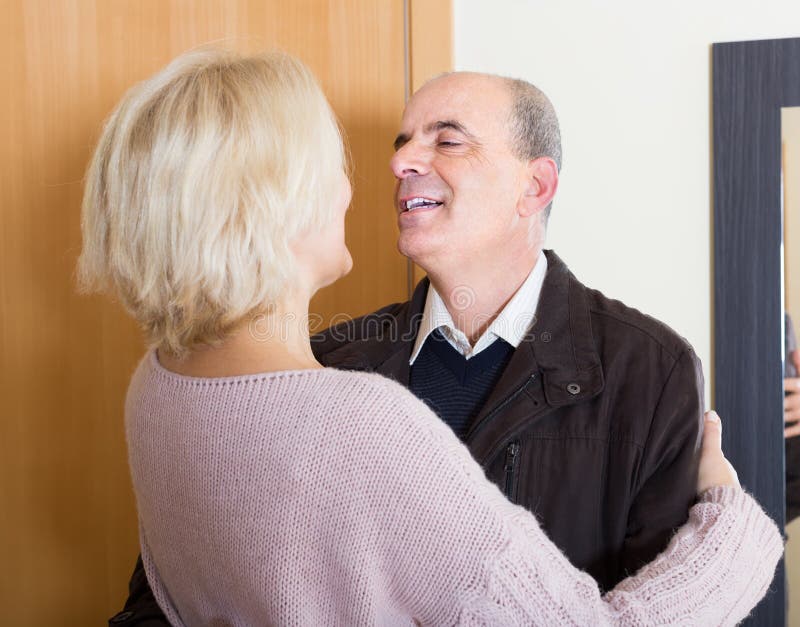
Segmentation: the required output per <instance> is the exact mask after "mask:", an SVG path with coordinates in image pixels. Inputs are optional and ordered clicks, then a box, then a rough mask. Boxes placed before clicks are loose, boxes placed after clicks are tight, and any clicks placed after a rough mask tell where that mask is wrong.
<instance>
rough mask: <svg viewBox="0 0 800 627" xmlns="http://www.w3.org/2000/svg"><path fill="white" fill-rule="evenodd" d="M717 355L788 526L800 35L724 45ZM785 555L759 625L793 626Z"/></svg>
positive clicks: (764, 486) (728, 413)
mask: <svg viewBox="0 0 800 627" xmlns="http://www.w3.org/2000/svg"><path fill="white" fill-rule="evenodd" d="M712 57H713V98H714V103H713V107H714V111H713V119H714V124H713V125H714V329H715V340H714V350H715V354H714V363H715V391H716V395H715V396H716V398H715V404H716V408H717V410H718V411H719V413H720V415H721V416H722V417H723V420H724V421H725V429H723V445H724V447H725V452H726V454H727V455H728V457H729V458H730V460H731V461H732V462H733V464H734V466H735V467H736V469H737V471H738V473H739V478H740V480H741V482H742V484H743V485H744V487H745V488H746V489H748V490H749V491H750V492H751V493H753V494H754V495H755V496H756V498H757V499H758V500H759V502H760V503H761V504H762V505H763V506H764V509H765V510H766V511H767V513H769V515H770V516H771V517H772V518H773V519H774V520H775V521H776V522H777V523H778V525H779V526H780V528H781V530H783V524H784V518H785V502H786V496H785V474H784V472H785V471H784V461H783V460H784V441H783V394H782V385H783V363H782V361H781V354H782V347H783V302H782V299H781V295H782V284H783V268H782V264H783V257H782V254H781V251H782V249H781V244H782V241H783V216H782V213H781V180H780V177H781V108H782V107H789V106H800V38H794V39H774V40H767V41H745V42H733V43H719V44H714V46H713V48H712ZM785 595H786V590H785V573H784V568H783V562H781V564H780V567H779V568H778V572H777V573H776V576H775V580H774V581H773V583H772V586H771V591H770V593H769V594H768V595H767V597H766V598H765V599H764V600H763V601H762V602H761V604H760V605H759V606H758V607H757V608H756V610H755V612H754V614H753V615H752V616H751V618H750V619H748V621H747V624H750V625H765V626H767V625H768V626H770V627H772V626H774V625H784V624H785V621H786V618H785V614H786V605H785V603H786V601H785V599H786V596H785Z"/></svg>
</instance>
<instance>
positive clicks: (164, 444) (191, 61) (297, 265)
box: [79, 51, 782, 625]
mask: <svg viewBox="0 0 800 627" xmlns="http://www.w3.org/2000/svg"><path fill="white" fill-rule="evenodd" d="M345 172H346V160H345V153H344V149H343V145H342V139H341V136H340V133H339V129H338V126H337V123H336V119H335V117H334V115H333V113H332V111H331V109H330V107H329V105H328V103H327V102H326V100H325V97H324V96H323V94H322V92H321V90H320V89H319V87H318V85H317V83H316V82H315V80H314V78H313V77H312V75H311V74H310V73H309V71H308V70H307V69H306V68H305V67H304V66H303V65H302V64H301V63H299V62H298V61H297V60H295V59H293V58H292V57H289V56H287V55H284V54H266V55H260V56H251V57H242V56H237V55H234V54H232V53H225V52H219V51H200V52H193V53H191V54H187V55H184V56H182V57H179V58H178V59H176V60H175V61H174V62H173V63H171V64H170V65H169V66H168V67H167V68H166V69H164V70H163V71H161V72H159V73H158V74H156V75H155V76H154V77H152V78H150V79H149V80H147V81H145V82H144V83H142V84H140V85H138V86H136V87H134V88H133V89H132V90H131V91H130V92H129V93H128V94H127V95H126V96H125V98H124V99H123V101H122V102H121V103H120V104H119V106H118V107H117V109H116V110H115V111H114V113H113V114H112V116H111V118H110V119H109V121H108V123H107V124H106V127H105V130H104V132H103V135H102V138H101V140H100V142H99V145H98V147H97V151H96V153H95V155H94V159H93V161H92V164H91V166H90V169H89V171H88V176H87V182H86V194H85V198H84V203H83V237H84V250H83V253H82V255H81V258H80V261H79V276H80V280H81V282H82V285H83V286H84V287H85V288H86V289H93V288H97V289H104V288H105V289H110V290H111V291H112V292H113V293H115V294H117V295H118V297H119V298H120V299H121V300H122V302H123V303H124V304H125V306H126V307H127V309H128V310H129V311H130V313H131V314H132V315H133V316H134V317H135V318H136V319H137V320H138V321H139V322H140V323H141V325H142V326H143V327H144V329H145V331H146V333H147V337H148V339H149V342H150V345H151V348H150V350H149V351H148V352H147V354H146V355H145V357H144V358H143V360H142V361H141V363H140V364H139V367H138V369H137V370H136V372H135V374H134V376H133V379H132V381H131V384H130V388H129V391H128V396H127V401H126V408H125V419H126V429H127V439H128V446H129V456H130V466H131V473H132V477H133V485H134V489H135V492H136V498H137V504H138V511H139V520H140V540H141V549H142V557H143V560H144V566H145V570H146V573H147V578H148V581H149V583H150V585H151V586H152V589H153V591H154V594H155V596H156V598H157V600H158V603H159V605H160V606H161V608H162V609H163V611H164V612H165V614H166V616H167V617H168V619H169V620H170V622H171V623H173V624H175V625H184V624H185V625H200V624H225V625H228V624H230V625H267V624H271V625H277V624H281V625H367V624H390V625H412V624H429V625H451V624H471V625H472V624H490V625H511V624H541V625H544V624H563V623H567V624H580V625H588V624H592V625H602V624H618V623H624V624H653V623H659V624H664V623H674V622H680V623H684V624H685V623H687V622H693V623H697V624H704V625H705V624H733V623H735V622H736V621H738V620H740V619H741V618H742V617H744V616H745V615H747V613H748V612H749V611H750V609H751V608H752V607H753V606H754V605H755V604H756V602H757V601H758V600H759V599H760V598H761V597H762V596H763V594H764V593H765V591H766V589H767V586H768V585H769V583H770V581H771V578H772V574H773V570H774V567H775V564H776V562H777V560H778V558H779V556H780V553H781V551H782V542H781V538H780V536H779V534H778V531H777V529H776V527H775V525H774V524H773V523H772V522H771V521H770V520H769V518H767V516H766V515H765V514H764V513H763V511H762V510H761V509H760V508H759V506H758V505H757V503H756V502H755V501H754V500H753V499H752V498H751V497H750V496H748V495H747V494H745V493H744V492H743V491H742V489H741V488H740V487H739V485H738V482H737V480H736V475H735V472H733V470H732V469H731V468H730V466H729V464H727V462H726V461H725V458H724V457H723V455H722V452H721V449H720V437H719V436H720V426H719V422H718V419H716V418H715V416H714V415H711V417H710V418H709V419H708V421H707V423H706V433H705V440H704V445H703V446H704V449H703V458H702V462H701V473H700V480H699V483H698V493H699V500H698V504H696V505H695V506H694V507H693V508H692V510H691V512H690V517H689V521H688V522H687V523H686V525H685V526H684V527H683V528H681V529H680V530H678V532H677V534H676V535H675V537H674V538H673V540H672V541H671V543H670V545H669V547H668V548H667V549H666V551H665V552H664V553H663V554H662V555H660V556H659V557H658V558H657V559H656V560H655V561H654V562H653V563H651V564H649V565H648V566H646V567H645V568H643V569H642V570H641V572H639V573H637V574H636V575H635V576H632V577H630V578H628V579H626V580H625V581H623V582H622V583H621V584H619V586H618V587H617V588H615V589H614V590H612V591H610V592H609V593H607V594H605V596H602V595H601V593H600V591H599V590H598V589H597V585H596V583H595V582H594V580H593V579H591V578H590V577H589V576H588V575H586V574H585V573H581V572H579V571H577V570H576V569H575V568H573V567H572V566H571V565H570V563H569V561H568V560H567V559H566V558H565V557H564V556H563V555H562V554H561V553H560V552H559V551H558V549H557V548H556V547H555V546H554V545H553V544H552V543H551V542H550V541H549V540H548V539H547V537H546V536H545V535H544V533H543V532H542V531H541V529H540V528H539V526H538V524H537V522H536V519H535V518H534V517H533V516H532V515H531V514H530V513H529V512H527V511H526V510H524V509H522V508H520V507H517V506H514V505H512V504H511V503H509V502H508V501H506V500H505V498H504V497H503V496H502V494H501V493H500V492H499V490H498V489H497V488H496V487H495V486H494V485H493V484H492V483H490V482H489V481H488V480H487V479H486V477H485V476H484V475H483V472H482V470H481V469H480V467H479V466H478V465H477V463H476V462H475V461H474V460H473V459H472V458H471V457H470V454H469V452H468V451H467V449H466V448H464V446H462V445H461V444H460V442H459V441H458V439H457V438H456V436H455V435H454V434H453V433H452V432H451V431H450V429H449V428H448V427H447V426H445V425H444V424H443V423H442V422H441V421H440V420H439V419H438V418H437V417H436V416H435V415H434V414H433V413H431V411H430V410H429V409H428V408H427V407H426V405H425V404H424V403H422V402H421V401H420V400H418V399H416V398H415V397H414V396H412V395H411V394H410V393H409V392H408V391H407V390H405V389H404V388H402V387H401V386H399V385H398V384H396V383H394V382H392V381H389V380H387V379H384V378H382V377H380V376H378V375H375V374H369V373H354V372H344V371H340V370H335V369H326V368H322V367H321V366H320V364H319V363H317V361H316V360H315V359H314V355H313V353H312V351H311V345H310V341H309V336H308V333H307V330H306V327H305V325H304V324H303V321H304V320H306V319H307V315H308V305H309V300H310V298H311V296H312V295H313V294H314V293H315V292H316V291H317V290H318V289H320V288H322V287H324V286H326V285H329V284H330V283H332V282H334V281H335V280H336V279H338V278H339V277H341V276H342V275H344V274H346V273H347V272H348V271H349V269H350V267H351V265H352V261H351V259H350V255H349V253H348V251H347V248H346V246H345V242H344V216H345V212H346V210H347V206H348V204H349V202H350V185H349V183H348V178H347V176H346V173H345Z"/></svg>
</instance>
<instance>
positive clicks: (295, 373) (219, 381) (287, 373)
mask: <svg viewBox="0 0 800 627" xmlns="http://www.w3.org/2000/svg"><path fill="white" fill-rule="evenodd" d="M146 360H147V362H148V364H149V365H150V368H151V370H152V371H153V372H154V373H155V374H156V375H158V376H160V377H162V378H164V379H168V380H172V381H175V382H178V383H190V384H193V385H226V384H231V383H249V382H252V381H266V380H271V379H281V378H285V377H314V376H316V375H317V374H321V373H326V374H327V373H329V372H336V371H337V370H336V369H335V368H328V367H325V368H301V369H295V370H270V371H265V372H253V373H250V374H239V375H231V376H227V377H193V376H190V375H185V374H180V373H178V372H174V371H172V370H169V369H168V368H165V367H164V366H163V365H162V364H161V362H160V361H158V355H156V349H155V348H151V349H149V350H148V354H147V356H146Z"/></svg>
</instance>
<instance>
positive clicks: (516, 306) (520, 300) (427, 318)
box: [408, 252, 547, 365]
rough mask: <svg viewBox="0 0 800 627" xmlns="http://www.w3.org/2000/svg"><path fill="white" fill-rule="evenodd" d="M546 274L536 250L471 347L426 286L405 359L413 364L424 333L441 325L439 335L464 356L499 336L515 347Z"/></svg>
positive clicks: (525, 329) (528, 323)
mask: <svg viewBox="0 0 800 627" xmlns="http://www.w3.org/2000/svg"><path fill="white" fill-rule="evenodd" d="M546 273H547V257H545V255H544V253H543V252H540V253H539V257H538V259H537V260H536V264H535V265H534V266H533V270H531V272H530V273H529V274H528V277H527V278H526V279H525V281H524V282H523V283H522V285H521V286H520V287H519V289H518V290H517V291H516V293H515V294H514V296H513V297H512V298H511V300H510V301H508V304H507V305H506V306H505V307H504V308H503V310H502V311H501V312H500V314H499V315H498V316H497V318H495V319H494V320H493V321H492V323H491V324H490V325H489V327H488V328H487V329H486V331H484V332H483V334H482V335H481V337H480V338H478V341H477V342H475V346H470V344H469V341H468V340H467V337H466V335H464V333H462V332H461V331H459V330H458V329H457V328H456V326H455V324H454V323H453V318H452V316H450V312H449V311H447V307H446V306H445V304H444V301H443V300H442V297H441V296H440V295H439V293H438V292H437V291H436V288H434V287H433V285H430V287H429V289H428V295H427V297H426V299H425V308H424V310H423V313H422V321H421V322H420V325H419V331H418V332H417V338H416V342H415V343H414V349H413V351H412V352H411V358H410V359H409V360H408V363H409V365H413V364H414V361H415V360H416V358H417V356H418V355H419V352H420V351H421V350H422V346H423V344H425V340H426V339H428V336H429V335H430V334H431V333H433V331H435V330H436V329H439V328H441V331H442V334H443V335H444V336H445V338H446V339H447V340H448V341H449V342H450V344H451V345H452V346H453V347H454V348H455V349H456V350H457V351H458V352H459V353H461V354H462V355H464V356H465V357H466V358H467V359H469V358H470V357H473V356H474V355H477V354H478V353H480V352H481V351H482V350H484V349H485V348H487V347H488V346H490V345H491V344H492V343H493V342H494V341H495V340H496V339H497V338H502V339H503V340H505V341H506V342H508V343H509V344H510V345H511V346H513V347H514V348H517V347H518V346H519V345H520V344H521V343H522V340H524V339H525V335H526V333H527V332H528V329H529V328H530V326H531V324H532V323H533V321H534V318H535V317H536V315H535V314H536V307H537V306H538V304H539V295H540V294H541V291H542V284H543V283H544V277H545V274H546Z"/></svg>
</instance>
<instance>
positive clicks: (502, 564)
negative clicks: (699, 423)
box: [126, 351, 783, 626]
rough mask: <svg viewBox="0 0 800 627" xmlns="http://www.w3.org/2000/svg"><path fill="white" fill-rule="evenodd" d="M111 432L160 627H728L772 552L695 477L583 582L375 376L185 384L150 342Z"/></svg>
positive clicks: (762, 576) (750, 512)
mask: <svg viewBox="0 0 800 627" xmlns="http://www.w3.org/2000/svg"><path fill="white" fill-rule="evenodd" d="M126 427H127V437H128V447H129V455H130V466H131V473H132V476H133V485H134V488H135V491H136V498H137V502H138V508H139V519H140V540H141V548H142V557H143V559H144V566H145V570H146V573H147V578H148V580H149V582H150V585H151V587H152V589H153V592H154V594H155V596H156V599H157V600H158V603H159V605H160V606H161V608H162V609H163V610H164V612H165V613H166V615H167V617H168V618H169V620H170V622H171V623H173V624H175V625H212V624H213V625H249V626H253V625H311V626H317V625H319V626H322V625H325V626H328V625H413V624H423V625H556V624H557V625H610V624H624V625H653V624H674V623H680V624H700V625H730V624H734V623H736V622H737V621H739V620H741V619H742V618H743V617H744V616H746V615H747V614H748V612H749V611H750V610H751V608H752V607H753V606H754V605H755V604H756V602H757V601H758V600H759V599H760V598H761V597H762V596H763V595H764V593H765V592H766V590H767V587H768V586H769V583H770V581H771V579H772V576H773V571H774V568H775V565H776V563H777V560H778V558H779V556H780V554H781V552H782V548H783V547H782V541H781V538H780V535H779V533H778V530H777V528H776V527H775V525H774V524H773V523H772V521H771V520H770V519H769V518H768V517H767V516H766V515H765V514H764V512H763V511H762V510H761V509H760V507H759V506H758V505H757V503H756V502H755V501H754V500H753V499H752V498H751V497H750V496H748V495H747V494H745V493H744V492H743V491H741V490H739V489H734V488H714V489H712V490H710V491H708V492H706V493H705V494H704V495H703V496H702V498H701V499H700V503H699V504H697V505H695V506H694V507H693V508H692V510H691V513H690V518H689V521H688V522H687V524H686V525H685V526H684V527H682V528H681V529H680V531H679V532H678V533H677V534H676V535H675V537H674V538H673V540H672V541H671V542H670V544H669V546H668V548H667V549H666V550H665V551H664V553H663V554H662V555H660V556H659V557H658V558H657V559H656V560H655V561H654V562H652V563H651V564H650V565H648V566H646V567H645V568H644V569H643V570H642V571H640V572H639V573H638V574H637V575H636V576H634V577H630V578H628V579H626V580H625V581H623V582H622V583H620V584H619V585H618V586H617V588H615V589H614V590H612V591H611V592H609V593H607V594H606V595H605V596H601V595H600V593H599V591H598V589H597V586H596V584H595V582H594V580H593V579H592V578H591V577H589V576H588V575H587V574H585V573H582V572H580V571H578V570H576V569H575V568H574V567H573V566H572V565H571V564H570V563H569V561H568V560H567V559H566V558H565V557H564V556H563V555H562V554H561V553H560V552H559V551H558V550H557V549H556V547H555V546H554V545H553V544H552V543H551V542H550V541H549V540H548V539H547V537H546V536H545V534H544V533H543V532H542V531H541V529H540V528H539V526H538V524H537V522H536V519H535V518H534V517H533V516H532V515H531V514H529V513H528V512H527V511H526V510H525V509H523V508H521V507H518V506H515V505H512V504H511V503H509V502H508V501H507V500H506V499H505V498H504V497H503V495H502V494H501V493H500V491H499V490H498V489H497V488H496V487H495V486H494V484H492V483H490V482H489V481H488V480H487V479H486V478H485V476H484V474H483V471H482V469H481V468H480V467H479V466H478V464H477V463H476V462H475V461H474V460H473V459H472V457H471V456H470V454H469V452H468V451H467V449H466V448H465V447H464V446H463V445H462V444H461V443H460V442H459V441H458V439H457V438H456V437H455V435H454V434H453V433H452V431H451V430H450V429H449V428H448V427H447V426H446V425H445V424H444V423H442V422H441V421H440V420H439V419H438V418H437V417H436V416H435V415H434V414H433V413H431V411H430V410H429V409H428V408H427V407H426V406H425V405H424V404H423V403H422V402H421V401H419V400H418V399H416V398H415V397H414V396H413V395H412V394H410V393H409V392H408V391H407V390H405V389H404V388H402V387H401V386H400V385H398V384H396V383H394V382H392V381H390V380H388V379H385V378H383V377H381V376H379V375H375V374H365V373H351V372H343V371H339V370H333V369H320V370H301V371H287V372H276V373H267V374H258V375H250V376H238V377H227V378H216V379H201V378H192V377H185V376H181V375H177V374H175V373H172V372H169V371H167V370H165V369H164V368H162V367H161V366H160V365H159V363H158V361H157V358H156V356H155V352H154V351H150V352H149V353H148V354H147V355H146V357H145V358H144V359H143V360H142V362H141V363H140V365H139V367H138V369H137V371H136V373H135V375H134V377H133V379H132V381H131V384H130V388H129V390H128V397H127V402H126ZM553 480H554V481H557V480H558V479H557V477H554V478H553Z"/></svg>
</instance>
